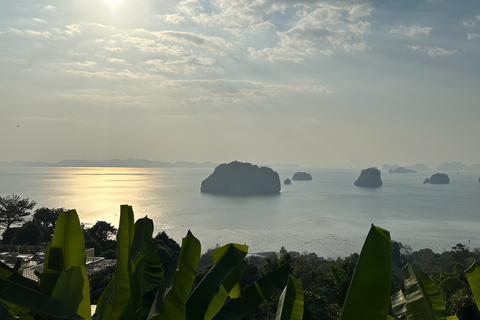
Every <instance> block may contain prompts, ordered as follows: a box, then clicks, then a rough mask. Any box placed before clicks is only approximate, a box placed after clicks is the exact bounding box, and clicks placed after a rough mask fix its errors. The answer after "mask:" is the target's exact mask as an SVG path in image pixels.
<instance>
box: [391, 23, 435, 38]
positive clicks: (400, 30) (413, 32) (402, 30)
mask: <svg viewBox="0 0 480 320" xmlns="http://www.w3.org/2000/svg"><path fill="white" fill-rule="evenodd" d="M430 31H432V28H430V27H421V26H403V25H400V26H398V27H397V28H394V29H391V30H390V31H389V33H390V34H398V35H402V36H407V37H415V36H417V35H429V34H430Z"/></svg>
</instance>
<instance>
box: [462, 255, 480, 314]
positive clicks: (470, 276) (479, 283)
mask: <svg viewBox="0 0 480 320" xmlns="http://www.w3.org/2000/svg"><path fill="white" fill-rule="evenodd" d="M465 276H466V277H467V281H468V284H469V285H470V289H472V293H473V297H474V298H475V302H476V303H477V308H478V310H480V266H479V265H478V262H477V261H475V262H474V263H472V265H471V266H470V267H469V268H468V269H467V270H465Z"/></svg>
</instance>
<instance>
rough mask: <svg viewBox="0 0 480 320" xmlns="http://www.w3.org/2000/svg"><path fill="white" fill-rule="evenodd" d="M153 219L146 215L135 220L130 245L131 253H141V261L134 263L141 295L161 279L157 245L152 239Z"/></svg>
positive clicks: (157, 284) (150, 289) (161, 268)
mask: <svg viewBox="0 0 480 320" xmlns="http://www.w3.org/2000/svg"><path fill="white" fill-rule="evenodd" d="M152 235H153V221H152V220H151V219H149V218H147V217H145V218H142V219H138V220H137V222H135V235H134V238H133V243H132V247H131V251H132V255H133V256H134V257H135V256H137V255H138V254H143V255H144V256H143V259H142V260H141V261H142V263H141V264H138V265H135V268H136V269H137V271H138V276H139V281H140V288H141V290H142V297H143V296H144V295H145V294H147V293H148V292H150V291H152V290H154V289H157V288H158V286H159V285H160V283H161V282H162V279H163V274H164V271H163V265H162V263H161V261H160V257H159V256H158V252H157V247H156V246H155V244H154V243H153V241H152Z"/></svg>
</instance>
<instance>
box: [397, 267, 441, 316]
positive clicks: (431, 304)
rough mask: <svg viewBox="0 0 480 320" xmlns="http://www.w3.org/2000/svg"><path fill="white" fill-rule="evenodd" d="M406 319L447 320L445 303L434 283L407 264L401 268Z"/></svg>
mask: <svg viewBox="0 0 480 320" xmlns="http://www.w3.org/2000/svg"><path fill="white" fill-rule="evenodd" d="M403 276H404V281H405V298H406V301H407V319H409V320H417V319H418V320H441V319H447V314H446V312H445V302H444V301H443V298H442V294H441V293H440V291H439V290H438V287H437V285H436V283H435V282H434V281H433V280H432V279H431V278H430V277H429V276H427V275H426V274H425V273H423V272H422V271H421V270H420V269H419V268H417V267H415V266H413V265H411V264H408V263H407V265H406V266H405V267H404V268H403Z"/></svg>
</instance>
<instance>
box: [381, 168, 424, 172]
mask: <svg viewBox="0 0 480 320" xmlns="http://www.w3.org/2000/svg"><path fill="white" fill-rule="evenodd" d="M388 173H417V170H410V169H405V168H404V167H398V168H395V169H390V170H388Z"/></svg>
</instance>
